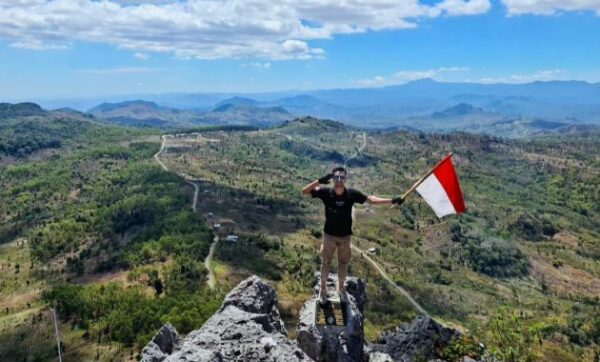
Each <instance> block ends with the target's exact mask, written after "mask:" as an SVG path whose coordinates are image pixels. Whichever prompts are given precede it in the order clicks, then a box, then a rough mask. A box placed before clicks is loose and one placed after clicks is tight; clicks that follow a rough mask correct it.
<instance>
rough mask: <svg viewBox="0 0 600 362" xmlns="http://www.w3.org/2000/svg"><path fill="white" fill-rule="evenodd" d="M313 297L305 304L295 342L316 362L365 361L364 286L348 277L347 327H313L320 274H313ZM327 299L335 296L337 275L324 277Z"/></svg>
mask: <svg viewBox="0 0 600 362" xmlns="http://www.w3.org/2000/svg"><path fill="white" fill-rule="evenodd" d="M315 276H316V279H317V280H316V283H315V288H314V290H313V294H314V295H313V298H312V299H310V300H309V301H307V302H306V303H304V306H303V307H302V310H301V311H300V319H299V321H298V325H297V326H296V336H297V340H296V341H297V343H298V345H299V346H300V348H302V350H303V351H304V352H306V354H307V355H308V356H309V357H311V358H312V359H314V360H315V361H327V362H336V361H337V362H342V361H343V362H350V361H363V360H364V333H363V316H362V311H363V308H364V305H365V302H366V299H367V298H366V291H365V284H364V282H363V281H362V280H360V279H358V278H355V277H348V278H347V280H346V290H347V292H348V303H346V317H347V318H346V322H347V323H346V326H344V327H342V326H318V325H316V324H315V313H316V300H317V296H318V290H319V285H320V274H319V273H316V274H315ZM327 290H328V295H329V297H337V291H336V290H337V275H336V274H330V275H329V277H328V278H327Z"/></svg>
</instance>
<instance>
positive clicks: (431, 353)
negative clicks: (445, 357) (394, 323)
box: [369, 316, 460, 362]
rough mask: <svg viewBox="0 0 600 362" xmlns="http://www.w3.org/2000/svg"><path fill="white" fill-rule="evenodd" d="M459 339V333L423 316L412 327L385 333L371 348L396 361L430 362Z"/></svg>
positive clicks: (416, 319)
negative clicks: (448, 345) (416, 361)
mask: <svg viewBox="0 0 600 362" xmlns="http://www.w3.org/2000/svg"><path fill="white" fill-rule="evenodd" d="M458 337H460V333H459V332H458V331H456V330H454V329H450V328H446V327H444V326H442V325H441V324H439V323H437V322H436V321H434V320H433V319H431V318H429V317H422V316H421V317H417V318H415V319H414V320H413V321H412V323H411V324H410V325H404V326H402V327H397V328H395V329H394V330H392V331H387V332H383V333H382V334H381V335H380V336H379V339H378V340H377V343H374V344H371V345H370V346H369V348H370V350H371V351H374V352H383V353H387V354H388V355H390V356H391V357H392V358H393V360H394V361H406V362H410V361H414V360H415V359H416V360H426V361H428V360H431V359H435V358H436V357H437V356H436V351H437V350H439V349H441V348H443V347H444V346H445V345H447V344H448V343H449V342H450V341H451V340H452V339H453V338H458Z"/></svg>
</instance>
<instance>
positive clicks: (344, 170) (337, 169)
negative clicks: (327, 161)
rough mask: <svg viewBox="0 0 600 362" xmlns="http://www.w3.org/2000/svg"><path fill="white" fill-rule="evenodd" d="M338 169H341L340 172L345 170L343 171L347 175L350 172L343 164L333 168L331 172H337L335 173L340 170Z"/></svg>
mask: <svg viewBox="0 0 600 362" xmlns="http://www.w3.org/2000/svg"><path fill="white" fill-rule="evenodd" d="M338 171H339V172H343V173H344V175H347V174H348V172H347V171H346V169H345V168H344V167H342V166H338V167H336V168H334V169H333V170H331V173H332V174H335V173H336V172H338Z"/></svg>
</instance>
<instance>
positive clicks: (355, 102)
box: [40, 79, 600, 137]
mask: <svg viewBox="0 0 600 362" xmlns="http://www.w3.org/2000/svg"><path fill="white" fill-rule="evenodd" d="M111 102H112V103H106V102H104V101H103V102H100V100H98V99H88V100H62V101H42V102H40V104H41V105H42V106H43V107H45V108H49V109H51V108H59V107H70V108H74V109H77V110H80V111H87V112H89V113H90V114H92V115H94V116H96V117H98V118H100V119H104V120H106V121H108V122H111V123H117V124H124V125H131V126H140V125H142V126H154V127H166V128H168V127H187V126H194V125H208V124H247V125H255V126H259V127H265V126H270V125H274V124H279V123H281V122H283V121H286V120H290V119H293V118H295V117H297V116H305V115H310V116H315V117H320V118H328V119H333V120H338V121H341V122H343V123H346V124H349V125H353V126H358V127H364V128H406V129H413V130H419V131H424V132H450V131H455V130H465V131H472V132H477V133H489V134H494V135H500V136H509V137H519V136H524V135H531V134H538V133H546V132H562V131H565V130H568V131H569V132H572V131H573V130H574V129H575V130H588V129H590V127H591V128H592V129H593V128H595V126H593V125H596V126H598V125H600V84H598V83H587V82H583V81H549V82H532V83H526V84H501V83H498V84H478V83H443V82H437V81H434V80H432V79H422V80H418V81H413V82H410V83H407V84H403V85H395V86H387V87H380V88H356V89H328V90H312V91H302V92H301V91H289V92H273V93H254V94H237V93H170V94H148V95H132V96H122V97H115V98H114V99H111ZM99 103H101V104H99ZM92 104H93V106H92ZM584 124H585V125H586V126H583V127H582V126H581V125H584ZM589 125H592V126H589Z"/></svg>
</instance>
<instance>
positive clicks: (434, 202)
mask: <svg viewBox="0 0 600 362" xmlns="http://www.w3.org/2000/svg"><path fill="white" fill-rule="evenodd" d="M450 156H452V154H449V155H448V156H446V157H445V158H444V159H443V160H441V161H440V163H438V164H437V165H436V166H435V167H434V168H433V170H432V171H431V174H430V175H429V176H427V177H426V178H425V180H423V182H422V183H421V184H420V185H419V186H417V192H418V193H419V195H421V197H422V198H423V199H425V201H426V202H427V204H429V206H431V208H432V209H433V212H435V215H436V216H437V217H438V218H441V217H443V216H446V215H450V214H460V213H461V212H463V211H465V201H464V200H463V196H462V192H461V191H460V185H459V184H458V178H457V177H456V172H454V166H453V165H452V160H451V159H450Z"/></svg>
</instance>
